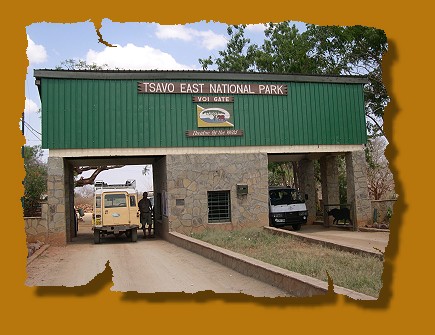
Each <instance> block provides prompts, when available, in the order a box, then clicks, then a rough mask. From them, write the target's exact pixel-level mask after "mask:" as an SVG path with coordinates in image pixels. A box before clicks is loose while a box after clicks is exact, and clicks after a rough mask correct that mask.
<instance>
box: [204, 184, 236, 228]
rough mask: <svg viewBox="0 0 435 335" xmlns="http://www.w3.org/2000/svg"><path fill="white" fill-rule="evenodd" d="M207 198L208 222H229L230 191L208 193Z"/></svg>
mask: <svg viewBox="0 0 435 335" xmlns="http://www.w3.org/2000/svg"><path fill="white" fill-rule="evenodd" d="M207 197H208V222H209V223H218V222H230V221H231V203H230V191H209V192H207Z"/></svg>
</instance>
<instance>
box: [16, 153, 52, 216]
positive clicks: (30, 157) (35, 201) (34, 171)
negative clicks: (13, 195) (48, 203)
mask: <svg viewBox="0 0 435 335" xmlns="http://www.w3.org/2000/svg"><path fill="white" fill-rule="evenodd" d="M23 149H24V150H23V158H24V169H25V171H26V176H25V177H24V181H23V184H24V197H23V199H22V200H23V210H24V216H34V215H35V212H36V209H37V207H38V206H39V204H40V201H41V198H42V197H43V195H44V194H45V192H46V191H47V164H46V163H44V162H43V161H42V160H41V158H42V155H43V153H42V150H41V147H40V146H24V148H23Z"/></svg>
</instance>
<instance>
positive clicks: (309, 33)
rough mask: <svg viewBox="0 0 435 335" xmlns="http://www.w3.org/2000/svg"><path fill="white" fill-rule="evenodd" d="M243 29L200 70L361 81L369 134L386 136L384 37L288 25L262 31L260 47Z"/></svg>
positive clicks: (231, 31) (231, 30) (367, 30)
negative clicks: (364, 82) (351, 77)
mask: <svg viewBox="0 0 435 335" xmlns="http://www.w3.org/2000/svg"><path fill="white" fill-rule="evenodd" d="M245 29H246V25H233V26H228V29H227V33H228V35H229V37H230V39H229V41H228V44H227V47H226V49H225V50H222V51H219V56H218V57H216V58H214V59H213V58H212V57H211V56H209V57H208V58H205V59H199V63H200V64H201V66H202V68H203V70H208V69H209V68H210V69H211V67H213V66H214V67H215V68H217V70H218V71H235V72H239V71H240V72H263V73H264V72H267V73H298V74H322V75H363V76H366V77H367V78H368V80H369V83H368V84H367V85H366V86H365V88H364V94H365V113H366V116H367V130H368V134H369V135H370V136H379V135H384V132H383V128H382V126H383V122H382V119H383V113H384V108H385V106H386V105H387V103H388V101H389V98H388V95H387V92H386V89H385V86H384V85H383V83H382V56H383V54H384V53H385V52H386V51H387V48H388V43H387V38H386V35H385V32H384V31H382V30H380V29H376V28H371V27H364V26H351V27H339V26H316V25H311V24H307V25H306V31H304V32H302V33H301V32H300V31H299V30H298V29H297V28H296V26H295V25H294V24H293V25H292V24H291V23H290V22H289V21H285V22H281V23H268V24H266V25H265V30H264V36H265V38H264V42H263V44H262V45H261V46H258V45H256V44H253V43H251V41H250V39H249V38H246V37H245Z"/></svg>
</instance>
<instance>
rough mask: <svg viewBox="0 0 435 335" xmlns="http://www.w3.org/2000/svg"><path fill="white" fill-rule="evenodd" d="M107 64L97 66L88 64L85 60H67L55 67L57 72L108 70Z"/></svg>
mask: <svg viewBox="0 0 435 335" xmlns="http://www.w3.org/2000/svg"><path fill="white" fill-rule="evenodd" d="M108 68H109V66H108V65H107V64H103V65H97V64H96V63H92V64H88V63H87V62H86V61H85V60H83V59H72V58H70V59H66V60H64V61H62V62H60V65H57V66H56V67H55V69H56V70H65V69H66V70H107V69H108Z"/></svg>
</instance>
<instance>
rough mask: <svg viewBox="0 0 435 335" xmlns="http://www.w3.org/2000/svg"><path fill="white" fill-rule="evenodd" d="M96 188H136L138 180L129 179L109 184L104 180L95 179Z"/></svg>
mask: <svg viewBox="0 0 435 335" xmlns="http://www.w3.org/2000/svg"><path fill="white" fill-rule="evenodd" d="M94 187H95V189H96V190H97V189H105V188H115V189H116V188H133V189H136V180H134V179H127V181H126V182H125V183H124V184H107V183H105V182H103V181H102V180H98V181H95V183H94Z"/></svg>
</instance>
